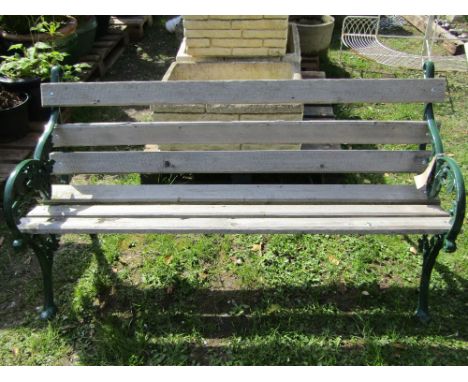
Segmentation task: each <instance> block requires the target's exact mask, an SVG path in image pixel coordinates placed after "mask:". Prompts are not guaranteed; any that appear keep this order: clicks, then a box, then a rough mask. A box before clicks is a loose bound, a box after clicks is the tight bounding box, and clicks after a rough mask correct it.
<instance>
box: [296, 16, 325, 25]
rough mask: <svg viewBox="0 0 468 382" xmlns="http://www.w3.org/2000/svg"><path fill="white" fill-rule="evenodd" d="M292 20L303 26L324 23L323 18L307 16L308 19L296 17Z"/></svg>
mask: <svg viewBox="0 0 468 382" xmlns="http://www.w3.org/2000/svg"><path fill="white" fill-rule="evenodd" d="M290 19H292V21H294V22H296V23H298V24H302V25H319V24H323V23H324V20H323V19H322V16H307V17H303V16H296V17H295V18H290Z"/></svg>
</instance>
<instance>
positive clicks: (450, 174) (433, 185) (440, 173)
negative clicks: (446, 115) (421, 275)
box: [423, 61, 466, 252]
mask: <svg viewBox="0 0 468 382" xmlns="http://www.w3.org/2000/svg"><path fill="white" fill-rule="evenodd" d="M423 71H424V78H434V71H435V69H434V63H433V62H432V61H426V62H425V63H424V65H423ZM424 119H425V120H426V121H427V127H428V130H429V133H430V135H431V146H432V157H433V158H435V165H434V170H433V172H432V175H431V177H430V178H429V180H428V184H427V193H428V196H429V197H430V198H436V197H441V196H442V195H440V193H441V191H442V189H443V188H444V189H445V192H446V194H448V195H447V196H445V198H444V197H442V198H441V200H444V199H446V198H449V199H452V202H451V208H449V211H448V212H449V214H450V216H451V223H452V227H451V228H450V230H449V231H448V232H447V233H446V234H445V237H444V250H445V251H447V252H454V251H455V250H456V244H455V240H456V239H457V236H458V234H459V233H460V230H461V227H462V225H463V220H464V218H465V209H466V195H465V183H464V180H463V175H462V172H461V170H460V167H459V166H458V165H457V163H456V162H455V161H454V160H453V159H452V158H449V157H448V156H446V155H445V154H444V147H443V144H442V139H441V137H440V132H439V128H438V126H437V123H436V121H435V117H434V110H433V106H432V103H428V104H426V106H425V108H424Z"/></svg>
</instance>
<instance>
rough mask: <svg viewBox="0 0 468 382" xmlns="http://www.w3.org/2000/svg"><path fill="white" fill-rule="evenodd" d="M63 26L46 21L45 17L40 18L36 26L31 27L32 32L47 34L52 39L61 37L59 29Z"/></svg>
mask: <svg viewBox="0 0 468 382" xmlns="http://www.w3.org/2000/svg"><path fill="white" fill-rule="evenodd" d="M62 26H63V23H62V22H60V21H56V20H50V21H48V20H46V19H45V18H44V16H40V18H39V19H38V21H37V23H36V25H34V26H32V27H31V29H30V30H31V32H39V33H46V34H48V35H49V36H51V37H55V36H60V35H61V33H60V32H59V29H60V28H61V27H62Z"/></svg>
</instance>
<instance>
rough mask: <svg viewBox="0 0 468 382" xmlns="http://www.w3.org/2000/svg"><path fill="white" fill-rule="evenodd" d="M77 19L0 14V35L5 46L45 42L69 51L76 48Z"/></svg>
mask: <svg viewBox="0 0 468 382" xmlns="http://www.w3.org/2000/svg"><path fill="white" fill-rule="evenodd" d="M77 25H78V22H77V20H76V19H75V18H74V17H72V16H14V15H7V16H0V36H1V37H2V41H3V43H4V45H6V48H8V47H9V46H11V45H15V44H19V43H20V44H24V45H33V44H34V43H36V42H39V41H40V42H47V43H48V44H50V45H53V46H54V47H55V48H56V49H57V50H60V51H63V52H65V53H69V54H70V52H71V51H72V50H73V49H76V45H77V34H76V27H77Z"/></svg>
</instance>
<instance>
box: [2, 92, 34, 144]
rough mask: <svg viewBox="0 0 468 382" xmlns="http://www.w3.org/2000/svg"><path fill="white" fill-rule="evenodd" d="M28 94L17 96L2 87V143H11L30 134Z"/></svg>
mask: <svg viewBox="0 0 468 382" xmlns="http://www.w3.org/2000/svg"><path fill="white" fill-rule="evenodd" d="M28 101H29V97H28V95H27V94H26V93H21V94H16V93H14V92H10V91H8V90H5V89H3V88H2V87H0V142H9V141H11V140H14V139H18V138H21V137H23V136H25V135H26V134H27V132H28Z"/></svg>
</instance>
